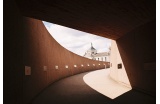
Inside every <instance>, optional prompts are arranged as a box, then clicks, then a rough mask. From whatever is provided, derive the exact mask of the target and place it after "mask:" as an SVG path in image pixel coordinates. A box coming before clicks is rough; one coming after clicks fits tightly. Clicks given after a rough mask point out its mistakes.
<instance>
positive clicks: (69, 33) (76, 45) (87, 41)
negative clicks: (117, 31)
mask: <svg viewBox="0 0 160 104" xmlns="http://www.w3.org/2000/svg"><path fill="white" fill-rule="evenodd" d="M43 23H44V25H45V26H46V28H47V30H48V31H49V33H50V34H51V35H52V37H53V38H54V39H55V40H56V41H57V42H58V43H59V44H61V45H62V46H63V47H65V48H66V49H68V50H70V51H72V52H74V53H76V54H78V55H81V56H83V55H84V53H85V52H86V51H87V50H88V49H89V48H90V46H91V42H92V43H93V47H94V48H96V49H97V51H98V52H106V51H108V47H109V46H110V45H111V41H110V39H107V38H103V37H100V36H96V35H93V34H89V33H85V32H81V31H78V30H75V29H71V28H67V27H64V26H60V25H56V24H51V23H48V22H43Z"/></svg>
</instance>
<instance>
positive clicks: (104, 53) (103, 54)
mask: <svg viewBox="0 0 160 104" xmlns="http://www.w3.org/2000/svg"><path fill="white" fill-rule="evenodd" d="M101 56H108V52H102V53H97V54H95V55H94V57H101Z"/></svg>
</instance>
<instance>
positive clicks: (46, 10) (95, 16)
mask: <svg viewBox="0 0 160 104" xmlns="http://www.w3.org/2000/svg"><path fill="white" fill-rule="evenodd" d="M16 2H17V4H18V7H19V9H20V11H21V13H22V14H23V15H24V16H28V17H32V18H36V19H40V20H44V21H48V22H52V23H55V24H59V25H63V26H67V27H70V28H74V29H77V30H81V31H84V32H88V33H92V34H96V35H100V36H104V37H107V38H110V39H114V40H116V39H118V38H120V37H121V36H123V35H125V34H126V33H128V32H130V31H131V30H133V29H134V28H137V27H138V26H140V25H143V24H145V23H148V22H150V21H152V20H155V19H156V0H16Z"/></svg>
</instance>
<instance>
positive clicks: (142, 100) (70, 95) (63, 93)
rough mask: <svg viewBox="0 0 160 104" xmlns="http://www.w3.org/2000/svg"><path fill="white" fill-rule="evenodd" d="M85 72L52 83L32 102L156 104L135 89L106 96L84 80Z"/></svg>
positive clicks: (52, 103) (39, 103)
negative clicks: (114, 96) (112, 97)
mask: <svg viewBox="0 0 160 104" xmlns="http://www.w3.org/2000/svg"><path fill="white" fill-rule="evenodd" d="M87 73H88V72H87ZM87 73H81V74H78V75H74V76H71V77H68V78H65V79H62V80H60V81H57V82H55V83H53V84H52V85H50V86H49V87H48V88H46V89H45V90H44V91H43V92H42V93H41V94H40V95H39V96H37V97H36V98H35V99H34V100H33V102H32V104H156V101H155V100H156V99H155V98H153V97H151V96H149V95H146V94H143V93H141V92H137V91H135V90H130V91H128V92H126V93H124V94H123V95H121V96H119V97H116V98H115V99H111V98H109V97H106V96H104V95H103V94H101V93H99V92H97V91H95V90H94V89H92V88H91V87H89V86H88V85H87V84H86V83H85V82H84V80H83V77H84V76H85V75H86V74H87ZM108 90H110V89H108Z"/></svg>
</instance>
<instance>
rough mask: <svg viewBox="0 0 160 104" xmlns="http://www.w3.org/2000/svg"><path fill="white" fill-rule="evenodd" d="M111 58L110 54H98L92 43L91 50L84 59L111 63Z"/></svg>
mask: <svg viewBox="0 0 160 104" xmlns="http://www.w3.org/2000/svg"><path fill="white" fill-rule="evenodd" d="M109 56H110V52H101V53H97V50H96V49H95V48H94V47H93V45H92V43H91V48H90V49H88V50H87V51H86V52H85V54H84V57H86V58H89V59H92V60H98V61H105V62H109Z"/></svg>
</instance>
